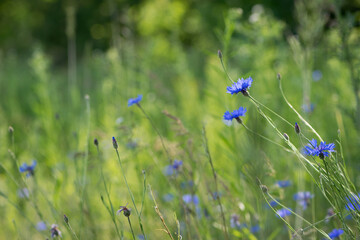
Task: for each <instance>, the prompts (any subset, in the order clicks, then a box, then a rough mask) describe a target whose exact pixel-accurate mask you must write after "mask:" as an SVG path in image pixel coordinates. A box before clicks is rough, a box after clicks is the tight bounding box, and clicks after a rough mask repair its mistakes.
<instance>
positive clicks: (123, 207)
mask: <svg viewBox="0 0 360 240" xmlns="http://www.w3.org/2000/svg"><path fill="white" fill-rule="evenodd" d="M121 212H124V216H125V217H129V216H130V214H131V209H129V208H127V204H126V206H120V209H119V210H117V211H116V215H119V214H120V213H121Z"/></svg>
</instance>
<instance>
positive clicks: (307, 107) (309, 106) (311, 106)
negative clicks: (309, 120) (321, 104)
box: [301, 103, 315, 113]
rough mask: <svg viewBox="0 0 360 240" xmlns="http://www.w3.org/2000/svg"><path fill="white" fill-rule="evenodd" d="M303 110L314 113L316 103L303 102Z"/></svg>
mask: <svg viewBox="0 0 360 240" xmlns="http://www.w3.org/2000/svg"><path fill="white" fill-rule="evenodd" d="M301 108H302V110H303V111H304V112H306V113H312V112H313V111H314V109H315V105H314V104H313V103H311V104H303V105H302V106H301Z"/></svg>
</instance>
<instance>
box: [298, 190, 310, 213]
mask: <svg viewBox="0 0 360 240" xmlns="http://www.w3.org/2000/svg"><path fill="white" fill-rule="evenodd" d="M313 197H314V195H313V194H311V193H310V192H298V193H296V194H294V200H295V201H297V202H298V203H299V204H300V205H301V206H302V207H303V209H304V210H305V209H306V208H307V207H308V206H309V204H310V199H311V198H313Z"/></svg>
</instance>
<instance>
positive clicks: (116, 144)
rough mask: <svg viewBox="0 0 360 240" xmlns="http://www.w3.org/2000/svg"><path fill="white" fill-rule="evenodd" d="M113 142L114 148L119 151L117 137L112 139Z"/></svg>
mask: <svg viewBox="0 0 360 240" xmlns="http://www.w3.org/2000/svg"><path fill="white" fill-rule="evenodd" d="M112 142H113V146H114V148H115V149H118V147H119V145H118V143H117V141H116V139H115V137H112Z"/></svg>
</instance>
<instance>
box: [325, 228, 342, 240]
mask: <svg viewBox="0 0 360 240" xmlns="http://www.w3.org/2000/svg"><path fill="white" fill-rule="evenodd" d="M343 233H344V230H342V229H336V228H335V229H333V230H332V231H331V232H330V233H329V234H328V235H329V237H330V238H331V239H334V238H338V237H340V235H341V234H343Z"/></svg>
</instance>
